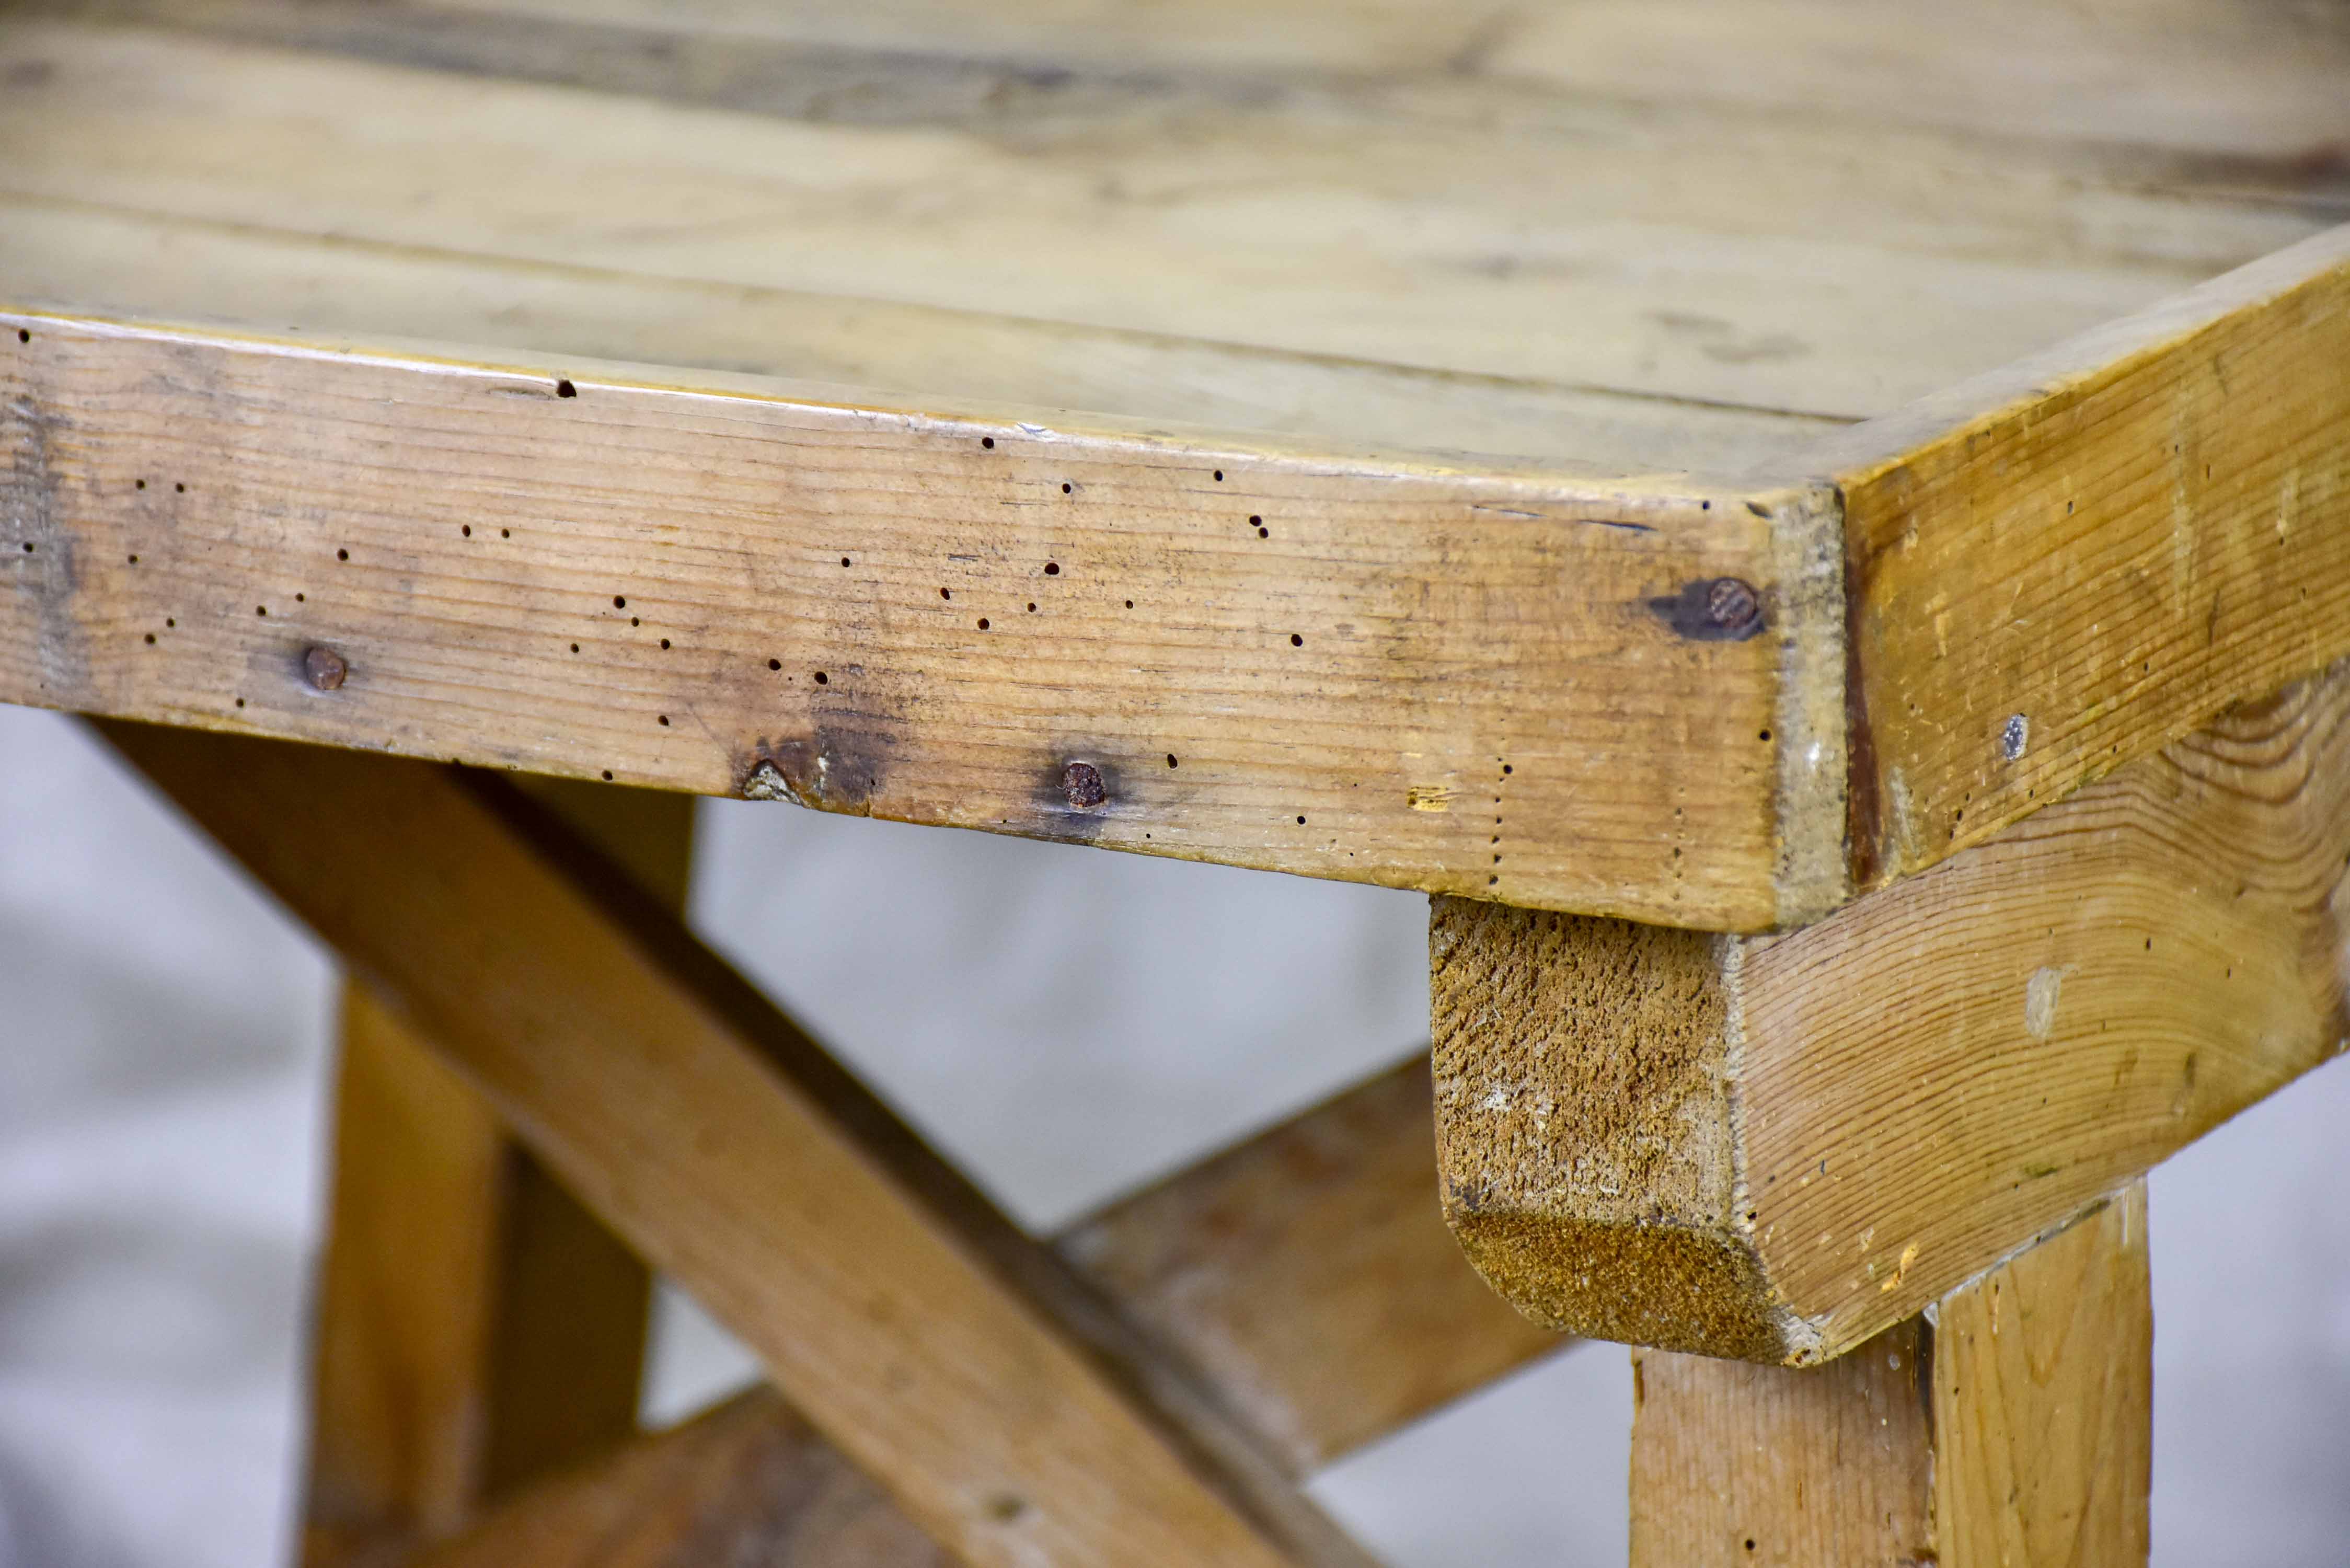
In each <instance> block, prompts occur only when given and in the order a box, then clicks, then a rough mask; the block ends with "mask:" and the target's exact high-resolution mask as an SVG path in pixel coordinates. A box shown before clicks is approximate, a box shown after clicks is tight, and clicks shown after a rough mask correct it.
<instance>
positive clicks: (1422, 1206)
mask: <svg viewBox="0 0 2350 1568" xmlns="http://www.w3.org/2000/svg"><path fill="white" fill-rule="evenodd" d="M1432 1120H1433V1101H1432V1095H1431V1091H1430V1083H1429V1073H1428V1059H1427V1057H1426V1055H1425V1054H1419V1055H1415V1056H1414V1057H1413V1058H1412V1059H1411V1060H1410V1061H1408V1062H1406V1063H1404V1064H1402V1065H1400V1066H1399V1067H1397V1068H1395V1069H1394V1070H1392V1071H1390V1072H1387V1073H1383V1074H1381V1075H1378V1077H1376V1078H1373V1079H1371V1080H1369V1081H1368V1082H1367V1083H1364V1084H1361V1085H1357V1086H1356V1087H1354V1088H1352V1089H1349V1090H1347V1092H1346V1093H1345V1094H1342V1095H1339V1096H1335V1097H1333V1098H1332V1099H1330V1100H1328V1101H1326V1102H1325V1103H1324V1104H1322V1105H1320V1106H1315V1108H1313V1109H1312V1110H1309V1111H1306V1112H1304V1113H1302V1114H1300V1115H1299V1116H1295V1117H1293V1118H1291V1119H1290V1120H1289V1121H1287V1122H1285V1123H1284V1124H1282V1125H1281V1126H1279V1127H1273V1128H1271V1129H1269V1130H1267V1131H1265V1132H1263V1133H1260V1134H1258V1135H1257V1136H1256V1137H1252V1138H1249V1139H1248V1140H1246V1141H1245V1142H1243V1143H1241V1144H1238V1145H1236V1146H1234V1147H1232V1148H1231V1149H1229V1150H1226V1151H1225V1152H1223V1153H1222V1154H1220V1155H1218V1156H1216V1157H1215V1158H1211V1159H1208V1160H1205V1161H1202V1162H1201V1163H1200V1164H1198V1165H1194V1166H1192V1167H1191V1168H1187V1169H1185V1170H1182V1171H1180V1172H1178V1173H1177V1174H1176V1175H1174V1176H1171V1177H1170V1178H1168V1179H1166V1180H1164V1181H1162V1182H1160V1183H1159V1184H1158V1185H1156V1186H1154V1187H1152V1188H1150V1189H1147V1190H1145V1191H1142V1192H1139V1193H1137V1194H1135V1195H1133V1196H1132V1197H1130V1198H1128V1199H1124V1200H1122V1201H1121V1202H1119V1203H1117V1204H1115V1205H1113V1206H1111V1207H1110V1208H1108V1209H1107V1210H1103V1211H1102V1212H1101V1213H1099V1214H1097V1215H1095V1216H1092V1217H1090V1218H1088V1219H1087V1220H1081V1221H1079V1222H1078V1223H1077V1224H1076V1225H1074V1226H1072V1227H1071V1228H1070V1229H1068V1230H1067V1231H1064V1232H1062V1234H1061V1236H1060V1237H1059V1238H1058V1239H1057V1240H1056V1241H1055V1246H1056V1247H1057V1248H1058V1250H1059V1251H1060V1252H1061V1254H1062V1256H1064V1257H1066V1258H1067V1259H1068V1260H1069V1261H1070V1262H1071V1263H1072V1264H1074V1265H1075V1266H1076V1268H1077V1269H1079V1270H1080V1271H1082V1272H1085V1273H1086V1274H1087V1276H1088V1277H1089V1278H1091V1279H1093V1280H1094V1281H1096V1282H1097V1283H1099V1284H1100V1285H1101V1287H1102V1289H1103V1291H1104V1292H1105V1293H1107V1295H1109V1296H1110V1297H1111V1298H1112V1299H1113V1300H1115V1301H1117V1302H1118V1303H1119V1305H1120V1306H1121V1307H1123V1308H1124V1309H1125V1310H1126V1311H1127V1312H1128V1313H1130V1314H1133V1316H1134V1317H1135V1318H1136V1320H1137V1321H1138V1322H1139V1323H1140V1324H1142V1325H1143V1326H1144V1327H1145V1328H1146V1329H1148V1330H1149V1332H1150V1333H1151V1334H1153V1335H1154V1336H1155V1337H1156V1338H1158V1339H1159V1340H1160V1341H1161V1342H1162V1343H1164V1344H1167V1345H1173V1346H1176V1347H1178V1348H1179V1349H1180V1350H1181V1351H1182V1352H1183V1353H1184V1354H1185V1355H1188V1356H1189V1357H1190V1358H1191V1361H1192V1362H1193V1363H1194V1364H1195V1365H1197V1366H1200V1367H1201V1369H1202V1370H1204V1371H1205V1372H1206V1373H1207V1374H1208V1375H1209V1376H1211V1378H1212V1379H1213V1380H1214V1381H1215V1383H1216V1384H1217V1386H1219V1387H1220V1388H1222V1390H1224V1397H1226V1398H1227V1399H1228V1400H1230V1401H1231V1402H1232V1405H1233V1407H1235V1409H1236V1410H1237V1411H1238V1412H1239V1413H1240V1415H1241V1416H1242V1417H1243V1419H1245V1420H1246V1421H1247V1422H1248V1424H1249V1425H1250V1426H1251V1427H1252V1428H1254V1429H1255V1430H1257V1431H1258V1432H1260V1433H1262V1434H1263V1435H1264V1437H1265V1438H1266V1440H1267V1441H1268V1442H1269V1444H1270V1445H1271V1446H1272V1447H1273V1448H1274V1450H1275V1452H1277V1453H1278V1454H1280V1455H1281V1456H1283V1458H1284V1461H1285V1463H1286V1464H1287V1466H1288V1468H1289V1469H1290V1471H1291V1473H1292V1474H1294V1475H1296V1476H1299V1477H1304V1476H1306V1475H1310V1474H1312V1473H1313V1472H1314V1471H1315V1470H1316V1469H1320V1468H1321V1467H1322V1466H1324V1465H1326V1464H1327V1463H1329V1462H1330V1461H1331V1460H1333V1459H1337V1458H1339V1457H1340V1456H1342V1455H1344V1454H1346V1453H1347V1452H1348V1451H1350V1450H1351V1449H1356V1448H1358V1447H1360V1446H1361V1445H1363V1444H1364V1443H1367V1442H1369V1441H1370V1440H1371V1439H1373V1438H1378V1437H1382V1436H1384V1435H1386V1434H1387V1433H1388V1432H1390V1431H1392V1430H1394V1429H1395V1428H1398V1427H1400V1426H1402V1425H1403V1424H1404V1423H1405V1422H1407V1421H1409V1420H1411V1419H1412V1418H1414V1417H1419V1416H1421V1415H1424V1414H1426V1413H1427V1412H1429V1411H1430V1410H1432V1409H1434V1408H1436V1407H1438V1406H1439V1405H1441V1404H1443V1403H1445V1402H1446V1401H1448V1400H1451V1399H1453V1398H1456V1397H1459V1396H1461V1395H1462V1394H1466V1393H1468V1392H1469V1391H1470V1390H1471V1389H1474V1388H1479V1387H1482V1386H1484V1385H1485V1384H1487V1383H1489V1382H1491V1381H1492V1380H1493V1379H1494V1378H1496V1377H1499V1376H1502V1375H1503V1373H1505V1372H1509V1371H1512V1370H1513V1369H1515V1368H1516V1367H1518V1366H1523V1364H1525V1363H1526V1362H1529V1361H1532V1360H1534V1358H1535V1357H1537V1356H1541V1355H1549V1354H1551V1353H1553V1352H1555V1351H1556V1350H1557V1349H1558V1348H1559V1347H1560V1345H1561V1344H1562V1343H1563V1342H1562V1341H1561V1340H1560V1338H1559V1337H1558V1335H1557V1334H1555V1333H1554V1332H1553V1331H1551V1330H1548V1329H1544V1328H1540V1327H1537V1326H1536V1325H1534V1324H1532V1323H1529V1322H1527V1321H1526V1320H1525V1319H1524V1318H1523V1317H1521V1316H1520V1315H1519V1314H1517V1313H1515V1312H1513V1311H1512V1310H1511V1309H1510V1308H1509V1307H1508V1306H1507V1305H1506V1304H1505V1303H1503V1302H1502V1301H1501V1300H1500V1298H1498V1297H1497V1296H1495V1295H1494V1294H1493V1293H1492V1291H1490V1290H1489V1289H1487V1288H1486V1286H1485V1283H1484V1282H1483V1281H1482V1280H1481V1279H1479V1278H1478V1276H1477V1274H1476V1272H1474V1271H1473V1270H1471V1268H1469V1267H1468V1265H1467V1264H1466V1263H1465V1262H1462V1260H1461V1251H1460V1248H1459V1246H1458V1245H1457V1244H1455V1242H1454V1241H1453V1240H1452V1238H1451V1233H1450V1232H1449V1231H1447V1230H1446V1229H1445V1227H1444V1223H1443V1219H1442V1214H1441V1210H1440V1207H1439V1205H1438V1201H1437V1196H1436V1192H1435V1190H1434V1187H1433V1177H1434V1174H1435V1158H1436V1157H1435V1150H1434V1138H1433V1131H1432Z"/></svg>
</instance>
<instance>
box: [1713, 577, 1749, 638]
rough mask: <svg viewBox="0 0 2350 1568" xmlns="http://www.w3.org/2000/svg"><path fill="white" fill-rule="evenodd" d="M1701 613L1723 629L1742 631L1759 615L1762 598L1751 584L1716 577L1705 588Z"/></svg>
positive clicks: (1735, 579) (1736, 579)
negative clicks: (1711, 584) (1709, 585)
mask: <svg viewBox="0 0 2350 1568" xmlns="http://www.w3.org/2000/svg"><path fill="white" fill-rule="evenodd" d="M1705 615H1706V618H1707V619H1708V620H1711V622H1713V624H1714V625H1716V626H1718V627H1720V628H1721V629H1722V630H1724V631H1743V630H1745V629H1746V628H1748V627H1751V626H1752V625H1753V624H1754V623H1755V622H1756V621H1758V620H1760V619H1761V618H1763V601H1762V599H1761V598H1759V597H1756V595H1755V592H1754V585H1753V584H1752V583H1748V582H1742V581H1741V580H1740V579H1739V578H1736V577H1716V578H1714V579H1713V586H1712V587H1709V588H1707V589H1706V591H1705Z"/></svg>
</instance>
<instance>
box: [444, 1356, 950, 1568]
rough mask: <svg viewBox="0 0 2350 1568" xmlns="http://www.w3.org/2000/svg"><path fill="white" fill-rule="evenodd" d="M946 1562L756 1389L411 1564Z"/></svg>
mask: <svg viewBox="0 0 2350 1568" xmlns="http://www.w3.org/2000/svg"><path fill="white" fill-rule="evenodd" d="M514 1563H528V1564H529V1565H530V1568H703V1565H704V1564H710V1563H725V1564H730V1565H731V1564H736V1563H741V1564H746V1565H749V1564H755V1565H756V1568H844V1565H846V1564H849V1563H856V1564H858V1565H859V1568H951V1564H952V1563H954V1559H953V1558H951V1557H950V1556H948V1555H947V1553H946V1552H944V1551H943V1550H942V1549H941V1548H940V1547H939V1546H937V1545H935V1544H933V1543H932V1542H931V1540H930V1538H929V1537H927V1536H925V1535H924V1534H923V1533H922V1532H921V1531H920V1530H919V1529H918V1528H916V1527H915V1525H914V1524H913V1522H912V1521H910V1520H909V1519H908V1518H907V1517H906V1516H905V1515H904V1514H903V1513H901V1512H899V1511H898V1509H897V1508H896V1507H895V1506H894V1505H892V1504H891V1502H890V1501H889V1494H888V1493H886V1492H884V1491H883V1490H881V1489H880V1488H879V1487H878V1486H876V1485H874V1484H873V1482H872V1481H870V1480H868V1479H866V1477H865V1476H864V1474H863V1473H862V1472H861V1471H859V1470H858V1469H857V1468H856V1467H855V1466H853V1465H851V1464H850V1463H848V1461H847V1460H846V1459H843V1458H841V1456H840V1454H839V1451H838V1450H837V1449H833V1448H832V1447H830V1446H829V1445H828V1444H827V1443H826V1442H825V1441H824V1439H823V1438H820V1437H818V1436H817V1435H816V1432H815V1430H814V1429H813V1428H810V1427H809V1426H808V1424H807V1423H806V1422H805V1421H803V1420H801V1419H800V1418H799V1417H797V1416H795V1415H794V1414H793V1413H792V1410H791V1407H789V1406H788V1405H786V1404H785V1403H784V1400H783V1397H782V1396H781V1395H778V1394H777V1393H775V1391H774V1390H773V1389H771V1388H754V1389H753V1390H751V1391H750V1392H749V1393H746V1394H742V1395H738V1396H737V1397H734V1398H733V1399H730V1400H728V1401H726V1402H725V1403H724V1404H723V1405H721V1406H719V1407H717V1408H715V1409H713V1410H711V1411H709V1412H707V1413H706V1414H704V1415H702V1416H699V1417H695V1418H694V1419H692V1420H691V1421H689V1422H687V1423H685V1424H684V1425H683V1426H681V1427H677V1428H671V1430H669V1431H666V1432H660V1433H655V1434H651V1435H649V1436H646V1437H644V1438H639V1439H638V1440H637V1441H635V1442H634V1443H631V1444H629V1446H628V1447H626V1448H625V1449H621V1450H620V1451H619V1452H617V1453H615V1454H612V1455H610V1456H609V1457H608V1458H607V1459H603V1460H602V1461H600V1462H598V1463H597V1464H595V1465H592V1466H588V1467H587V1468H585V1469H580V1470H577V1471H575V1472H573V1473H571V1474H569V1475H566V1476H563V1477H561V1478H558V1479H556V1480H552V1481H549V1482H547V1483H546V1484H545V1485H543V1486H540V1487H538V1488H536V1489H534V1490H532V1491H530V1492H528V1493H526V1494H525V1495H524V1496H523V1497H520V1498H518V1499H516V1500H515V1501H513V1502H512V1503H509V1504H508V1505H506V1506H505V1507H504V1508H503V1509H500V1510H499V1511H497V1512H495V1513H494V1514H492V1515H490V1516H489V1517H488V1518H487V1519H484V1521H482V1522H481V1523H480V1524H478V1525H476V1526H475V1527H474V1528H473V1529H472V1530H470V1531H468V1532H465V1533H464V1534H463V1535H462V1536H459V1537H457V1538H456V1539H454V1540H452V1541H450V1542H447V1543H446V1544H443V1545H442V1546H439V1547H437V1548H435V1549H433V1550H432V1551H429V1552H421V1553H420V1554H418V1555H416V1556H415V1557H413V1558H411V1559H410V1560H409V1561H408V1564H407V1568H509V1565H510V1564H514Z"/></svg>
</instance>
